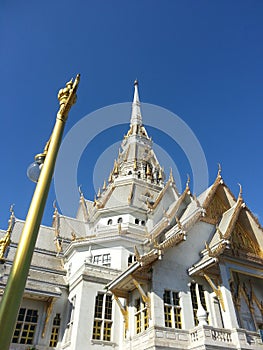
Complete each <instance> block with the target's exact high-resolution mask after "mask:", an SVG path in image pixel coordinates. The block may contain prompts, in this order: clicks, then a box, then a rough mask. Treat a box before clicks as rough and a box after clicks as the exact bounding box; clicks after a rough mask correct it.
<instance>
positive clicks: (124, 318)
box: [114, 294, 129, 331]
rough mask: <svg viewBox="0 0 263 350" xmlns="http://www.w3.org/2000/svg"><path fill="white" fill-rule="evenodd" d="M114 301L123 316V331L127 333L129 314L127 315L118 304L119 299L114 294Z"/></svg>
mask: <svg viewBox="0 0 263 350" xmlns="http://www.w3.org/2000/svg"><path fill="white" fill-rule="evenodd" d="M114 299H115V301H116V303H117V305H118V306H119V308H120V311H121V313H122V316H123V321H124V329H125V331H127V330H128V329H129V313H128V309H127V308H125V307H124V306H123V305H122V303H121V302H120V299H119V298H118V297H117V296H116V295H115V294H114Z"/></svg>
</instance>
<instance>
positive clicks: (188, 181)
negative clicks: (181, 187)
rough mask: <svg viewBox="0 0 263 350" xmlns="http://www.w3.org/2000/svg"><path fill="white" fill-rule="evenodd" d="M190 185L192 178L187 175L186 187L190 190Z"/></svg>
mask: <svg viewBox="0 0 263 350" xmlns="http://www.w3.org/2000/svg"><path fill="white" fill-rule="evenodd" d="M189 183H190V176H189V174H187V181H186V185H185V187H186V188H187V189H188V190H189V188H190V187H189Z"/></svg>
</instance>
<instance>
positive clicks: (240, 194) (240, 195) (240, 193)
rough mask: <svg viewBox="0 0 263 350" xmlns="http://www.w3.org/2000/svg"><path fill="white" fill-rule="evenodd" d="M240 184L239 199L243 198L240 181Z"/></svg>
mask: <svg viewBox="0 0 263 350" xmlns="http://www.w3.org/2000/svg"><path fill="white" fill-rule="evenodd" d="M238 186H239V194H238V199H243V198H242V186H241V185H240V184H239V183H238Z"/></svg>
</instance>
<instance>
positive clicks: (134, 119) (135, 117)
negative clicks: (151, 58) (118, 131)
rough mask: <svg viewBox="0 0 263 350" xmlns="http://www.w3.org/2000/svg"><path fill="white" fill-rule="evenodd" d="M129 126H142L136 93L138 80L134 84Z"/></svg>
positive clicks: (137, 94) (137, 93)
mask: <svg viewBox="0 0 263 350" xmlns="http://www.w3.org/2000/svg"><path fill="white" fill-rule="evenodd" d="M130 124H131V126H132V125H142V114H141V104H140V99H139V91H138V80H137V79H136V80H135V82H134V96H133V103H132V113H131V123H130Z"/></svg>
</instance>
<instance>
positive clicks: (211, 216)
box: [202, 194, 228, 225]
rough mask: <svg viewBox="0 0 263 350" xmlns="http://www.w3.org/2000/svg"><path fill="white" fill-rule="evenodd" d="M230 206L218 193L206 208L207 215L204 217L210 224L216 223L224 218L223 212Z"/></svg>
mask: <svg viewBox="0 0 263 350" xmlns="http://www.w3.org/2000/svg"><path fill="white" fill-rule="evenodd" d="M227 209H228V208H227V207H226V206H225V205H224V203H223V202H222V200H221V199H220V198H219V196H218V195H217V194H216V195H215V196H214V198H213V199H212V200H211V202H210V203H209V205H208V206H207V208H206V216H205V217H204V218H203V219H202V220H203V221H206V222H208V223H210V224H213V225H216V224H218V223H219V221H220V220H221V218H222V215H223V213H224V212H225V211H226V210H227Z"/></svg>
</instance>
